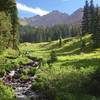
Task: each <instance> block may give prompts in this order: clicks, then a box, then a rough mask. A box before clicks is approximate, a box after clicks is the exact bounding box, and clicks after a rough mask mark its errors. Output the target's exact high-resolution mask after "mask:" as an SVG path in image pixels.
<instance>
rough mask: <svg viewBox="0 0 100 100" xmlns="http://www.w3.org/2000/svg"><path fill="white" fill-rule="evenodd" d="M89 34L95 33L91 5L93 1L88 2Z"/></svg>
mask: <svg viewBox="0 0 100 100" xmlns="http://www.w3.org/2000/svg"><path fill="white" fill-rule="evenodd" d="M89 32H90V33H91V34H94V33H95V7H94V4H93V0H91V1H90V7H89Z"/></svg>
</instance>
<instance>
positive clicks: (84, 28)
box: [82, 0, 89, 35]
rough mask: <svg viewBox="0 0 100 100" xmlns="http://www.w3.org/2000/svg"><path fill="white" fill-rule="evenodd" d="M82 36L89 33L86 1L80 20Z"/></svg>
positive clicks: (87, 4)
mask: <svg viewBox="0 0 100 100" xmlns="http://www.w3.org/2000/svg"><path fill="white" fill-rule="evenodd" d="M82 19H83V20H82V35H85V34H86V33H89V3H88V0H86V2H85V6H84V11H83V18H82Z"/></svg>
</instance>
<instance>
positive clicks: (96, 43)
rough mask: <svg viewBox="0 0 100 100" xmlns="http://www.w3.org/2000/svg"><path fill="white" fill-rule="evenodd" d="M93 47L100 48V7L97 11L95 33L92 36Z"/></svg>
mask: <svg viewBox="0 0 100 100" xmlns="http://www.w3.org/2000/svg"><path fill="white" fill-rule="evenodd" d="M92 40H93V47H95V48H97V47H100V15H99V8H98V6H97V7H96V9H95V18H94V33H93V34H92Z"/></svg>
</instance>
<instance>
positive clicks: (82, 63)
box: [62, 58, 100, 68]
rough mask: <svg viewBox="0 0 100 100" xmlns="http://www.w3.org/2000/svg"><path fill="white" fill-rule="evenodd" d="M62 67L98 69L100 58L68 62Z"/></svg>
mask: <svg viewBox="0 0 100 100" xmlns="http://www.w3.org/2000/svg"><path fill="white" fill-rule="evenodd" d="M62 66H73V67H76V68H80V67H89V66H91V67H92V66H93V67H98V66H100V58H93V59H84V60H72V61H66V62H64V63H63V64H62Z"/></svg>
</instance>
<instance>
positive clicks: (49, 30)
mask: <svg viewBox="0 0 100 100" xmlns="http://www.w3.org/2000/svg"><path fill="white" fill-rule="evenodd" d="M20 33H21V34H20V41H21V42H45V41H53V40H58V39H60V38H66V37H73V36H76V35H77V34H79V27H78V26H76V27H75V26H72V25H70V26H68V25H55V26H52V27H38V28H35V27H30V26H20Z"/></svg>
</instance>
